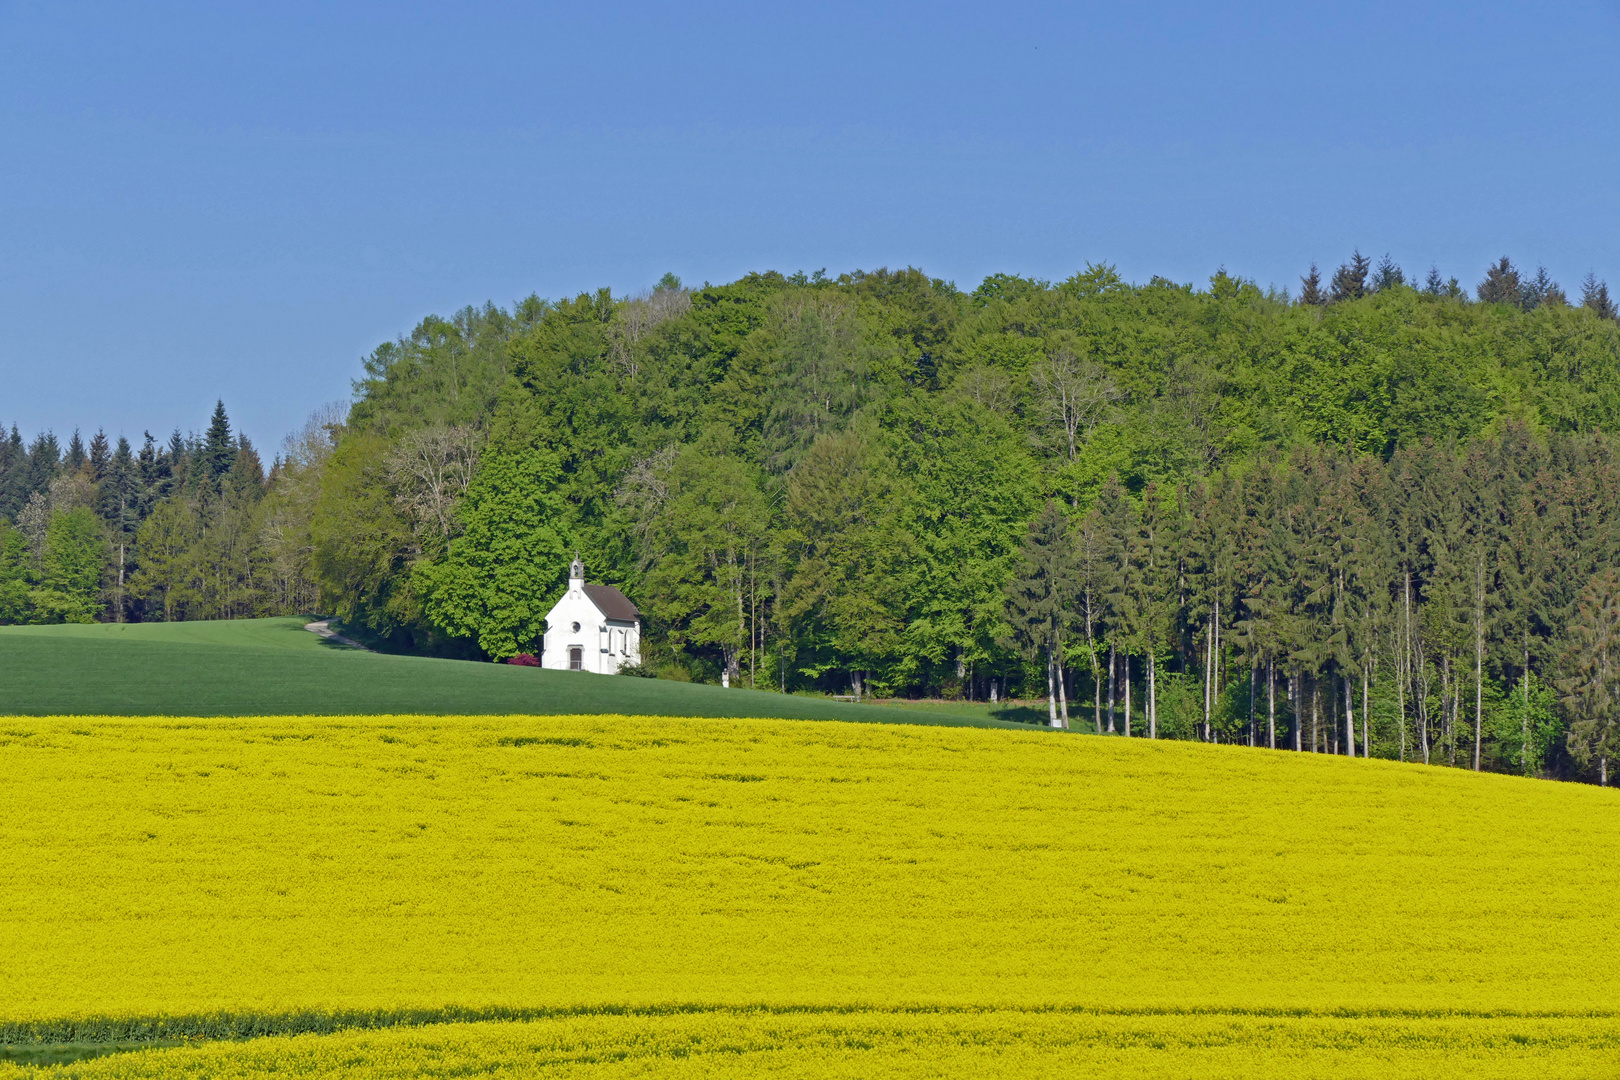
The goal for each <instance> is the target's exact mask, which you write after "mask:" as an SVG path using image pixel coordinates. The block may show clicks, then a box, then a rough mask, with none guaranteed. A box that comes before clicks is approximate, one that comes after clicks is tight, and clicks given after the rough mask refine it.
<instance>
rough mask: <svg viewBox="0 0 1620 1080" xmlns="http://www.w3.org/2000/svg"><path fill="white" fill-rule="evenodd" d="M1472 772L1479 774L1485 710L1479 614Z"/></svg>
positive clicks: (1482, 621) (1482, 635)
mask: <svg viewBox="0 0 1620 1080" xmlns="http://www.w3.org/2000/svg"><path fill="white" fill-rule="evenodd" d="M1474 626H1475V630H1476V633H1475V635H1474V771H1475V772H1479V756H1480V737H1481V735H1482V734H1483V724H1484V721H1483V719H1482V716H1483V713H1484V709H1485V617H1484V613H1483V612H1481V613H1480V618H1479V620H1478V621H1477V622H1476V623H1475V624H1474Z"/></svg>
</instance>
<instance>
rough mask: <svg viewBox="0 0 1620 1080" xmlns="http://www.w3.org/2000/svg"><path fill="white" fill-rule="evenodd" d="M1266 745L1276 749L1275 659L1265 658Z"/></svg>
mask: <svg viewBox="0 0 1620 1080" xmlns="http://www.w3.org/2000/svg"><path fill="white" fill-rule="evenodd" d="M1266 747H1267V748H1268V749H1271V750H1275V749H1277V661H1276V660H1275V659H1273V658H1270V657H1268V658H1267V659H1266Z"/></svg>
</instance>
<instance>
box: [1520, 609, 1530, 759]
mask: <svg viewBox="0 0 1620 1080" xmlns="http://www.w3.org/2000/svg"><path fill="white" fill-rule="evenodd" d="M1519 728H1520V734H1519V737H1520V739H1522V740H1523V743H1522V746H1521V747H1520V750H1519V768H1521V769H1523V770H1524V774H1525V775H1526V776H1529V775H1530V631H1529V630H1528V629H1526V630H1525V632H1524V716H1523V717H1522V718H1521V719H1520V722H1519Z"/></svg>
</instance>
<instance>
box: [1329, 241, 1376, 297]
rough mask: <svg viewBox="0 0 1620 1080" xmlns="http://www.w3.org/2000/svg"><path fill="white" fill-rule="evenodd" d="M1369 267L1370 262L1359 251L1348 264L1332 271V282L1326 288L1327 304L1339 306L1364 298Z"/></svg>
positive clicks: (1351, 257)
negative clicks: (1347, 301) (1345, 302)
mask: <svg viewBox="0 0 1620 1080" xmlns="http://www.w3.org/2000/svg"><path fill="white" fill-rule="evenodd" d="M1371 267H1372V264H1371V261H1370V260H1369V259H1368V258H1367V256H1365V255H1363V254H1362V253H1361V252H1360V251H1357V252H1356V253H1355V254H1353V255H1351V256H1350V261H1349V262H1347V263H1343V264H1341V265H1340V266H1339V268H1338V269H1337V270H1335V271H1333V281H1332V282H1331V284H1330V285H1329V286H1328V303H1330V304H1340V303H1343V302H1344V301H1346V300H1360V299H1361V298H1362V297H1363V296H1366V295H1367V275H1368V272H1369V271H1370V270H1371Z"/></svg>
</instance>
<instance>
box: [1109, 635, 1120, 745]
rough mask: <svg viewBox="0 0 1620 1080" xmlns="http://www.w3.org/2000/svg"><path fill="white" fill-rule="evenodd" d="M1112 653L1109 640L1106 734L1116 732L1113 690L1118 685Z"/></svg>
mask: <svg viewBox="0 0 1620 1080" xmlns="http://www.w3.org/2000/svg"><path fill="white" fill-rule="evenodd" d="M1114 655H1115V649H1114V643H1113V642H1112V641H1110V642H1109V643H1108V734H1110V735H1115V734H1118V732H1117V731H1116V730H1115V728H1114V692H1115V690H1116V689H1117V688H1118V686H1119V681H1118V678H1117V677H1116V675H1115V673H1114Z"/></svg>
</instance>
